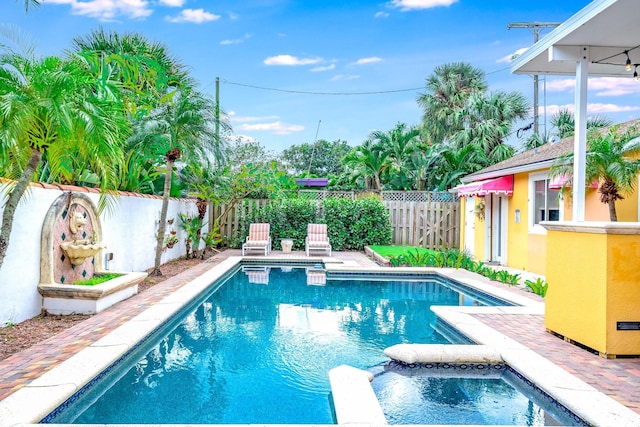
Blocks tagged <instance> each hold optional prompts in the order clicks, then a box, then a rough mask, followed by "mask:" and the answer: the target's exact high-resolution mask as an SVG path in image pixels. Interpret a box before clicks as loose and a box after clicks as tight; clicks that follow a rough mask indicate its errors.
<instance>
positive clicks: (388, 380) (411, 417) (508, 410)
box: [372, 361, 585, 426]
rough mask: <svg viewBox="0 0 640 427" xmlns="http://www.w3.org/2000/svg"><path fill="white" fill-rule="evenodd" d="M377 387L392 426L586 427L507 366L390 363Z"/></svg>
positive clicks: (378, 375) (382, 369)
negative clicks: (511, 426)
mask: <svg viewBox="0 0 640 427" xmlns="http://www.w3.org/2000/svg"><path fill="white" fill-rule="evenodd" d="M372 371H373V372H374V373H375V378H374V380H373V382H372V387H373V389H374V391H375V393H376V396H377V397H378V400H379V402H380V406H381V408H382V410H383V412H384V414H385V417H386V418H387V421H388V422H389V424H414V425H419V424H429V425H438V424H454V425H518V426H542V425H563V426H582V425H585V424H584V423H583V422H582V420H580V419H579V418H578V417H576V416H575V415H574V414H572V413H571V412H569V411H567V410H566V408H564V407H562V406H561V405H558V404H557V402H554V401H553V399H551V398H550V397H548V396H546V395H542V394H541V393H539V392H538V391H537V390H536V389H535V386H534V385H533V384H531V383H530V382H528V381H527V380H525V379H523V378H522V377H521V376H520V375H519V374H518V373H517V372H515V371H514V370H512V369H511V368H509V367H508V366H507V365H503V364H482V363H479V364H473V363H467V364H457V365H456V364H448V363H423V364H420V365H419V366H412V367H408V366H407V365H404V364H402V363H398V362H393V361H391V362H387V363H385V364H384V365H382V366H379V367H376V368H374V369H372Z"/></svg>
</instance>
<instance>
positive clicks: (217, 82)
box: [215, 77, 220, 144]
mask: <svg viewBox="0 0 640 427" xmlns="http://www.w3.org/2000/svg"><path fill="white" fill-rule="evenodd" d="M215 115H216V139H217V143H218V144H219V143H220V77H216V109H215Z"/></svg>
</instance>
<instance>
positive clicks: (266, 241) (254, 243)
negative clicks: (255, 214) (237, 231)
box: [242, 223, 271, 256]
mask: <svg viewBox="0 0 640 427" xmlns="http://www.w3.org/2000/svg"><path fill="white" fill-rule="evenodd" d="M270 228H271V225H270V224H268V223H253V224H249V235H248V236H247V240H246V242H244V243H243V244H242V255H243V256H244V254H245V252H249V251H251V250H261V251H264V254H265V255H268V254H269V252H271V236H270V235H269V231H270Z"/></svg>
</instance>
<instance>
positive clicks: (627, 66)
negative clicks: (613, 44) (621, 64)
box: [624, 50, 631, 71]
mask: <svg viewBox="0 0 640 427" xmlns="http://www.w3.org/2000/svg"><path fill="white" fill-rule="evenodd" d="M624 53H625V55H627V62H626V63H625V68H626V69H627V71H631V58H629V51H628V50H625V51H624Z"/></svg>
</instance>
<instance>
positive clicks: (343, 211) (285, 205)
mask: <svg viewBox="0 0 640 427" xmlns="http://www.w3.org/2000/svg"><path fill="white" fill-rule="evenodd" d="M322 211H323V214H322V216H321V215H320V214H319V212H318V208H317V202H314V201H310V200H305V199H297V198H296V199H283V200H280V201H274V202H272V203H270V204H269V205H267V206H265V207H264V208H261V209H258V210H255V211H253V212H252V213H251V214H250V215H249V216H248V217H247V221H246V223H245V224H246V228H245V229H244V230H242V231H241V234H242V239H239V240H241V241H244V239H245V237H246V236H247V234H248V232H249V228H248V224H250V223H252V222H267V223H269V224H271V239H272V240H273V249H275V250H279V249H281V245H280V239H283V238H291V239H293V240H294V243H293V248H294V250H303V249H304V239H305V237H306V236H307V224H311V223H324V224H327V229H328V233H329V241H330V242H331V246H332V248H333V250H336V251H338V250H363V249H364V247H365V245H387V244H389V243H390V242H391V232H392V231H391V222H390V219H389V211H388V210H387V208H386V207H385V206H384V205H383V204H382V202H380V201H379V200H377V199H374V198H370V199H359V200H350V199H325V200H324V202H323V203H322Z"/></svg>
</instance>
